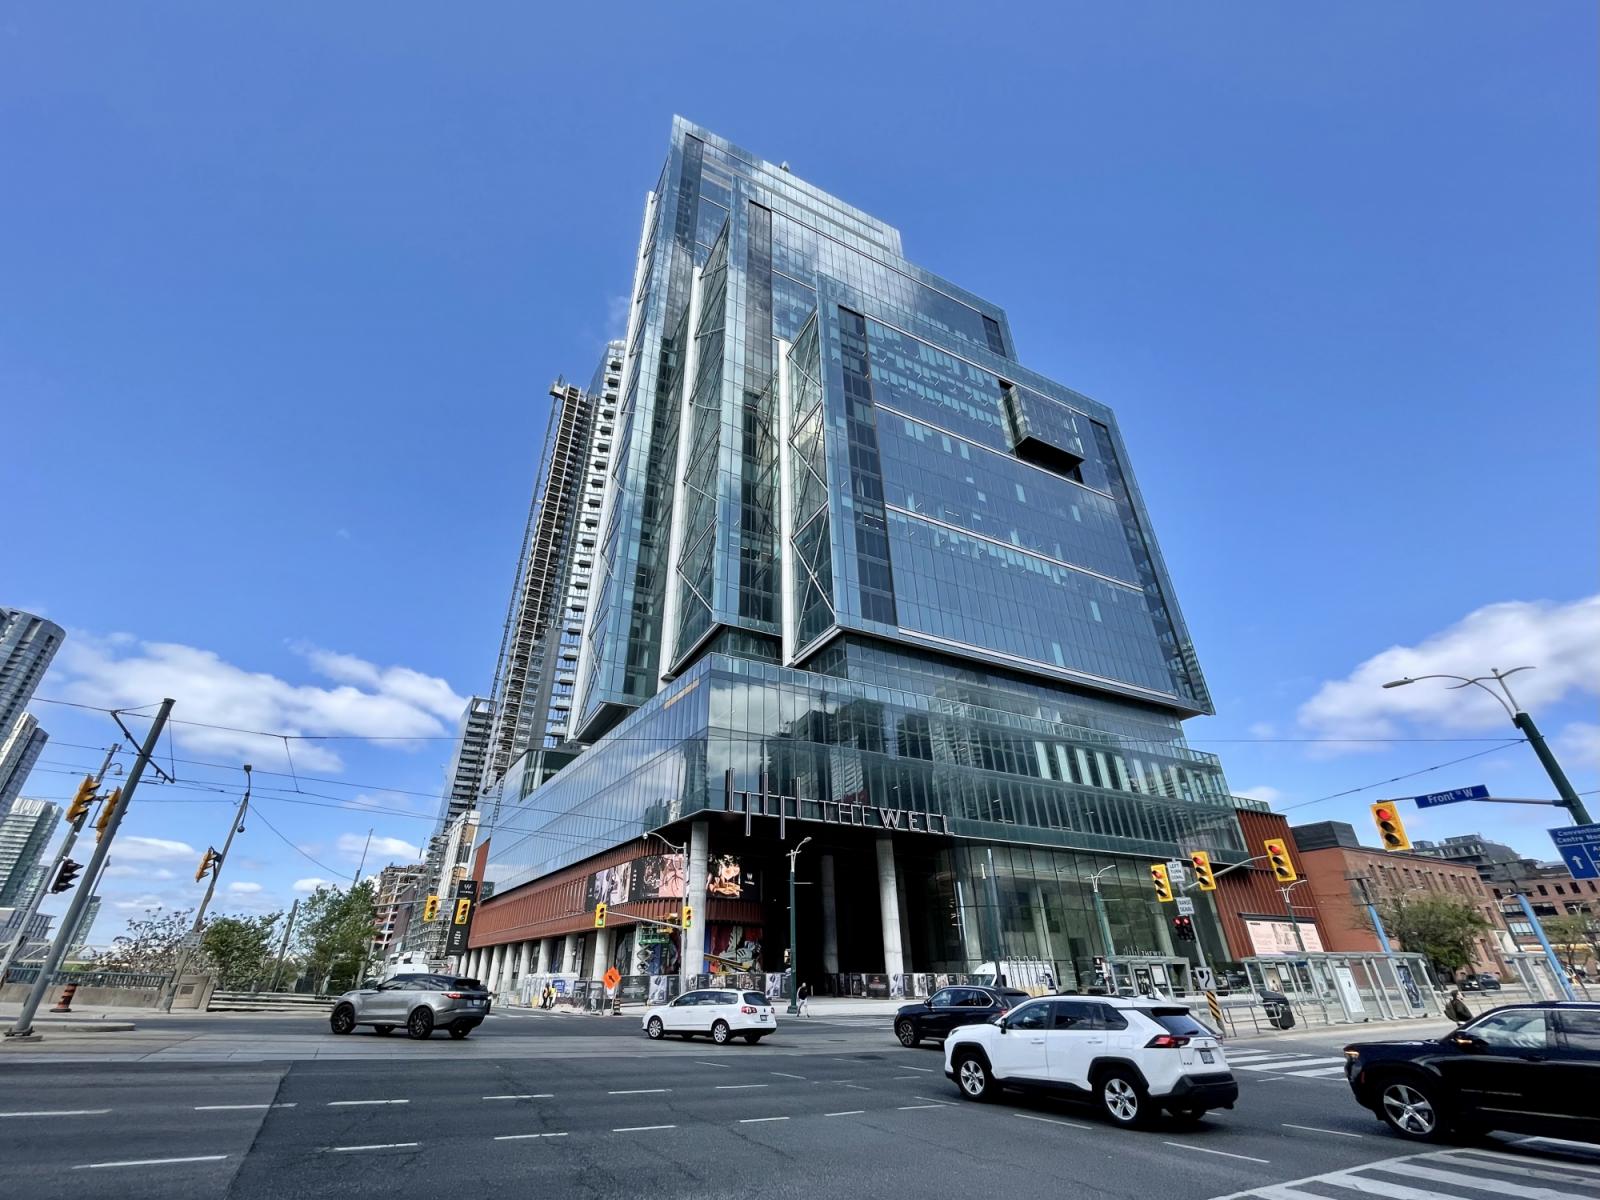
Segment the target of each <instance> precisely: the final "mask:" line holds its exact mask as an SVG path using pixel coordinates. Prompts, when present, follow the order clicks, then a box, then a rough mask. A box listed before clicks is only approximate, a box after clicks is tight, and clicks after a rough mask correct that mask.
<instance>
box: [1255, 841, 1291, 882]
mask: <svg viewBox="0 0 1600 1200" xmlns="http://www.w3.org/2000/svg"><path fill="white" fill-rule="evenodd" d="M1261 848H1262V849H1263V850H1265V851H1266V852H1267V865H1268V866H1269V867H1271V868H1272V877H1273V878H1274V879H1276V880H1277V881H1278V882H1279V883H1293V882H1294V881H1295V880H1296V879H1299V878H1300V873H1299V872H1298V871H1296V870H1295V869H1294V860H1293V859H1291V858H1290V857H1289V845H1288V843H1287V842H1285V841H1284V840H1283V839H1282V838H1268V839H1267V840H1266V841H1264V842H1262V843H1261Z"/></svg>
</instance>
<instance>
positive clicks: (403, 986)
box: [328, 975, 489, 1039]
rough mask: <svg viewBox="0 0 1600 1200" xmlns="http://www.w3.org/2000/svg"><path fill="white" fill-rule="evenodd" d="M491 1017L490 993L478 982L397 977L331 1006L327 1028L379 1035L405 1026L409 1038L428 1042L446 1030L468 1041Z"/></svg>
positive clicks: (349, 994)
mask: <svg viewBox="0 0 1600 1200" xmlns="http://www.w3.org/2000/svg"><path fill="white" fill-rule="evenodd" d="M488 1015H489V993H488V992H487V991H486V990H484V986H483V984H481V983H479V982H478V981H477V980H476V979H467V978H464V977H461V976H457V975H397V976H395V977H394V978H393V979H386V980H384V981H383V982H382V983H380V984H376V985H374V986H372V987H364V988H357V989H356V990H355V991H351V992H346V993H345V994H344V995H342V996H340V997H339V998H338V999H337V1000H335V1001H334V1003H333V1014H332V1015H331V1016H330V1017H329V1018H328V1024H329V1025H330V1026H331V1027H332V1029H333V1031H334V1032H335V1033H349V1032H351V1031H352V1030H354V1029H355V1027H356V1026H357V1025H371V1026H372V1028H373V1029H374V1030H375V1031H376V1032H378V1033H380V1034H388V1033H390V1032H392V1031H393V1030H395V1029H397V1028H399V1027H401V1026H404V1027H405V1031H406V1033H407V1035H408V1036H410V1037H414V1038H418V1039H421V1038H425V1037H427V1036H429V1035H430V1034H431V1033H433V1031H434V1030H435V1029H448V1030H449V1031H450V1036H451V1037H453V1038H458V1039H459V1038H464V1037H466V1036H467V1034H469V1033H471V1032H472V1031H473V1030H474V1029H476V1028H477V1027H478V1026H479V1025H481V1024H482V1023H483V1018H484V1017H486V1016H488Z"/></svg>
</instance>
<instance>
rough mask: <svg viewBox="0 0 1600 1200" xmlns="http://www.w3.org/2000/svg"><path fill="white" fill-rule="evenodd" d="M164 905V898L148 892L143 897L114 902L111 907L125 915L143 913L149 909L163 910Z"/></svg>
mask: <svg viewBox="0 0 1600 1200" xmlns="http://www.w3.org/2000/svg"><path fill="white" fill-rule="evenodd" d="M164 903H165V902H164V900H163V898H162V897H160V896H158V895H156V894H155V893H154V892H147V893H146V894H145V895H143V896H130V897H128V899H126V900H113V901H112V902H111V907H112V908H115V909H117V910H119V911H121V912H125V913H143V912H145V911H146V910H147V909H152V908H161V907H163V906H164Z"/></svg>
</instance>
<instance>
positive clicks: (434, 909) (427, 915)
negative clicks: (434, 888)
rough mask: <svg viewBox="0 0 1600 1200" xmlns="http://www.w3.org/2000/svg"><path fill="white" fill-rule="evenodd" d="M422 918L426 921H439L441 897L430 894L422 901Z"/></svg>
mask: <svg viewBox="0 0 1600 1200" xmlns="http://www.w3.org/2000/svg"><path fill="white" fill-rule="evenodd" d="M422 919H423V920H424V921H437V920H438V919H439V897H437V896H429V897H428V898H427V899H426V900H424V901H423V902H422Z"/></svg>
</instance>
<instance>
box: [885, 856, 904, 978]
mask: <svg viewBox="0 0 1600 1200" xmlns="http://www.w3.org/2000/svg"><path fill="white" fill-rule="evenodd" d="M899 895H900V886H899V879H898V878H897V877H896V876H895V870H894V842H893V841H892V840H891V839H890V838H889V835H888V834H883V835H881V836H880V837H879V838H878V913H879V916H880V918H881V919H882V921H883V971H884V974H886V975H901V974H904V973H905V969H906V960H905V955H904V954H902V953H901V950H900V900H899Z"/></svg>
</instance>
